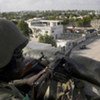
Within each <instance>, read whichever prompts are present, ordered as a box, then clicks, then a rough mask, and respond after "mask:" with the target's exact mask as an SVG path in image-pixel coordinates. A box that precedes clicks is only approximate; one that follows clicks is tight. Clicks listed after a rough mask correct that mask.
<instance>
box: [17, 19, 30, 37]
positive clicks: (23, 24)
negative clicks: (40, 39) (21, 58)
mask: <svg viewBox="0 0 100 100" xmlns="http://www.w3.org/2000/svg"><path fill="white" fill-rule="evenodd" d="M17 26H18V28H19V29H20V31H21V32H22V33H23V34H24V35H25V36H27V37H29V34H30V29H29V27H28V24H27V23H26V22H24V21H23V20H20V21H19V22H18V24H17Z"/></svg>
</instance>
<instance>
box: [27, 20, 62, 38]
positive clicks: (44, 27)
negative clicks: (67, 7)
mask: <svg viewBox="0 0 100 100" xmlns="http://www.w3.org/2000/svg"><path fill="white" fill-rule="evenodd" d="M27 23H28V25H29V27H30V28H31V30H32V32H33V34H34V35H35V36H39V35H40V34H41V35H44V34H48V35H52V36H54V38H59V37H60V36H61V34H62V33H63V25H62V24H61V23H62V20H41V19H30V20H28V21H27Z"/></svg>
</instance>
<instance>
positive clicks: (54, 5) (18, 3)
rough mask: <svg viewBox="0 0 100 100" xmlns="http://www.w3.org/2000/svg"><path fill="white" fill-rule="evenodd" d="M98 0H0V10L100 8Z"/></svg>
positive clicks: (99, 0)
mask: <svg viewBox="0 0 100 100" xmlns="http://www.w3.org/2000/svg"><path fill="white" fill-rule="evenodd" d="M99 5H100V0H0V11H19V10H54V9H55V10H68V9H71V10H72V9H81V10H82V9H84V10H85V9H86V10H88V9H89V10H91V9H92V10H100V6H99Z"/></svg>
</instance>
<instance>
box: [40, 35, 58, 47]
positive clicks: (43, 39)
mask: <svg viewBox="0 0 100 100" xmlns="http://www.w3.org/2000/svg"><path fill="white" fill-rule="evenodd" d="M39 42H41V43H48V44H51V45H52V46H56V41H55V39H54V37H53V36H49V35H47V34H45V35H40V37H39Z"/></svg>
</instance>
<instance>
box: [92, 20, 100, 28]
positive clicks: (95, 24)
mask: <svg viewBox="0 0 100 100" xmlns="http://www.w3.org/2000/svg"><path fill="white" fill-rule="evenodd" d="M91 26H92V27H93V28H95V29H97V30H100V19H95V20H92V21H91Z"/></svg>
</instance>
